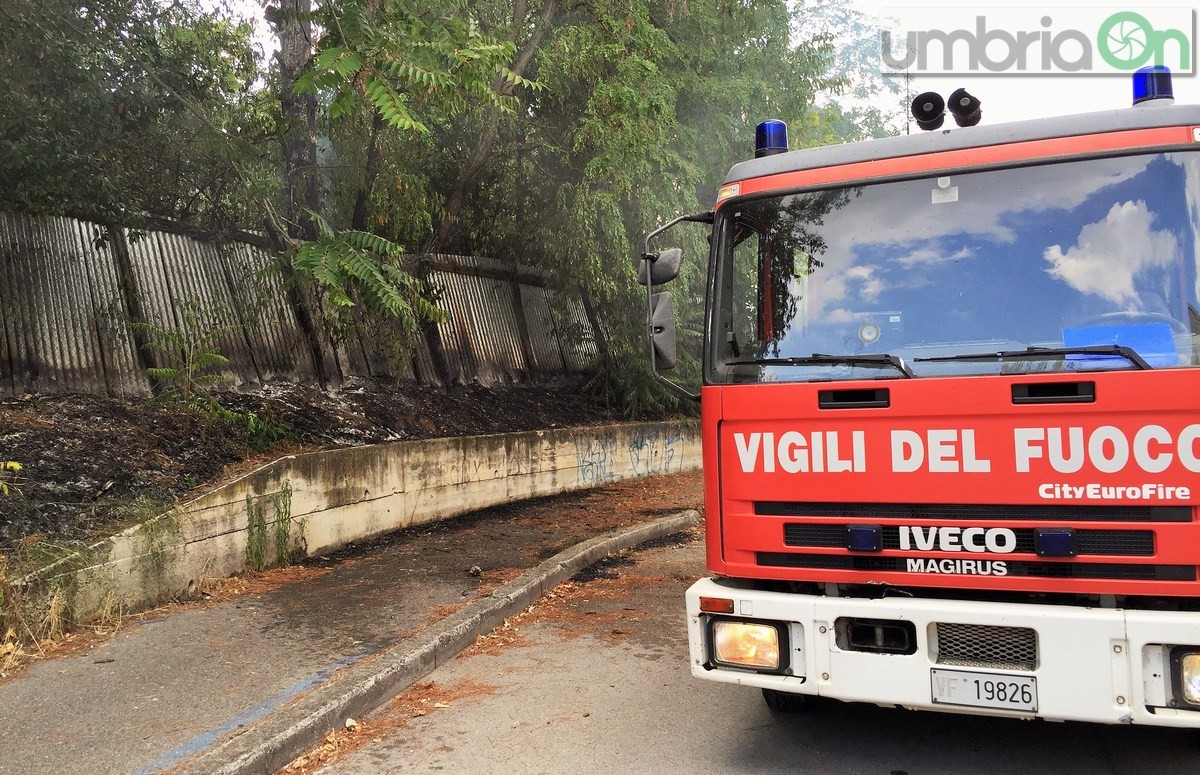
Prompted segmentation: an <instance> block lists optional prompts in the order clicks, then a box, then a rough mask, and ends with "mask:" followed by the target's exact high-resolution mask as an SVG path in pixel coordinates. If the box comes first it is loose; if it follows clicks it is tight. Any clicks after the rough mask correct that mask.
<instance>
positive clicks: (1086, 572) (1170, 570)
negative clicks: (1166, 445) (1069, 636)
mask: <svg viewBox="0 0 1200 775" xmlns="http://www.w3.org/2000/svg"><path fill="white" fill-rule="evenodd" d="M987 557H988V559H982V556H981V555H974V556H968V555H965V554H964V555H963V557H962V558H961V559H946V558H926V557H920V556H915V555H914V556H911V557H910V556H904V557H880V556H878V555H873V556H864V555H849V554H793V553H790V552H758V553H757V555H756V558H757V562H758V565H760V566H762V567H770V568H821V569H825V570H848V571H867V572H875V573H880V572H891V573H940V574H947V573H963V572H972V573H973V572H976V570H977V569H978V568H979V567H981V566H983V565H984V564H985V563H988V562H992V561H996V555H988V556H987ZM1000 560H1002V561H1003V562H1004V563H1005V566H1006V567H1005V570H1006V575H1008V576H1029V577H1035V578H1056V579H1123V580H1137V581H1195V580H1196V566H1195V565H1149V564H1140V563H1139V564H1124V563H1107V562H1079V561H1077V560H1072V561H1068V562H1054V561H1047V562H1027V561H1024V560H1009V559H1004V556H1001V557H1000ZM962 563H973V565H972V566H971V567H972V570H971V571H965V568H966V566H965V565H962ZM931 564H932V565H931ZM934 566H936V567H934Z"/></svg>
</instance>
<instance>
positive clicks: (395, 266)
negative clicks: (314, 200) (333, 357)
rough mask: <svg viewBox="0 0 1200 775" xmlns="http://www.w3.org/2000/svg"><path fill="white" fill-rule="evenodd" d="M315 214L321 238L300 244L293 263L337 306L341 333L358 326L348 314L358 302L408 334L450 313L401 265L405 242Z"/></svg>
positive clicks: (335, 320) (335, 319) (337, 326)
mask: <svg viewBox="0 0 1200 775" xmlns="http://www.w3.org/2000/svg"><path fill="white" fill-rule="evenodd" d="M310 217H311V218H312V220H313V222H314V223H315V224H316V225H317V231H318V234H319V235H320V236H319V238H318V239H317V240H314V241H310V242H305V243H303V244H302V245H301V246H300V248H299V249H298V250H297V251H296V254H295V256H294V257H293V259H292V266H293V268H294V269H295V270H296V274H297V275H298V276H299V277H300V278H302V279H304V280H306V281H308V282H310V283H311V284H312V285H313V286H314V287H315V288H317V289H318V290H320V291H321V292H322V293H324V294H325V296H326V298H328V299H329V301H330V303H331V304H332V305H333V307H334V314H333V320H332V322H333V325H334V332H335V333H339V334H340V333H344V331H345V330H346V328H347V327H348V326H350V325H351V324H352V322H353V318H351V317H350V316H349V315H348V314H347V313H348V311H349V309H350V308H352V307H355V306H357V304H358V301H356V300H361V301H362V302H363V303H364V305H365V307H366V308H367V310H368V311H369V312H371V313H374V314H377V315H381V316H383V317H386V318H390V319H392V320H394V321H397V322H398V323H399V324H400V326H401V329H402V331H403V332H404V334H405V335H406V336H408V337H411V336H413V335H415V333H416V332H417V330H418V328H419V327H420V326H421V325H422V324H424V323H426V322H430V321H433V322H440V321H442V320H444V319H445V313H444V312H442V311H441V310H439V309H438V308H437V307H436V306H434V305H433V304H432V303H430V302H429V301H427V300H426V299H425V298H424V297H423V296H422V291H423V288H422V286H421V282H420V280H418V279H417V278H416V277H414V276H413V275H411V274H410V273H408V272H407V271H405V270H404V268H403V267H402V266H401V263H400V260H401V258H402V250H401V248H400V246H399V245H397V244H395V243H394V242H391V241H390V240H388V239H385V238H383V237H380V236H377V235H375V234H370V233H368V232H362V231H354V230H343V231H335V230H334V229H333V227H331V226H330V225H329V224H328V223H327V222H326V221H325V219H323V218H321V217H320V216H319V215H317V214H316V213H310Z"/></svg>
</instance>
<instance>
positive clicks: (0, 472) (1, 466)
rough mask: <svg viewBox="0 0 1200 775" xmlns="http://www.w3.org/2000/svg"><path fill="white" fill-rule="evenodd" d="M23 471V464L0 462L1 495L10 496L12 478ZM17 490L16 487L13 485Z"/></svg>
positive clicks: (11, 461) (9, 461) (7, 461)
mask: <svg viewBox="0 0 1200 775" xmlns="http://www.w3.org/2000/svg"><path fill="white" fill-rule="evenodd" d="M20 470H21V464H20V463H18V462H17V461H15V460H0V495H8V488H9V486H10V484H11V481H7V480H10V479H11V477H12V476H13V475H14V474H16V473H17V472H19V471H20ZM12 486H13V487H14V488H15V485H12Z"/></svg>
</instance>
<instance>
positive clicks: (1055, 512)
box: [754, 501, 1192, 524]
mask: <svg viewBox="0 0 1200 775" xmlns="http://www.w3.org/2000/svg"><path fill="white" fill-rule="evenodd" d="M754 513H755V514H761V515H764V516H776V517H844V518H846V519H848V520H851V521H855V522H861V521H864V520H875V519H923V520H943V519H944V520H964V521H974V520H985V519H1004V520H1008V519H1013V520H1028V521H1030V522H1037V523H1040V524H1051V523H1070V522H1191V521H1192V509H1191V507H1189V506H1129V505H1123V506H1096V505H1090V504H1089V505H1084V506H1060V505H1053V504H1045V505H1042V504H1038V505H1015V506H1004V505H988V504H981V503H968V504H957V505H956V504H947V503H776V502H770V501H759V502H757V503H755V504H754Z"/></svg>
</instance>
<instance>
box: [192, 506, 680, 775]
mask: <svg viewBox="0 0 1200 775" xmlns="http://www.w3.org/2000/svg"><path fill="white" fill-rule="evenodd" d="M699 522H700V515H699V513H698V512H696V511H690V510H689V511H683V512H680V513H678V514H675V515H672V516H669V517H663V518H661V519H657V520H655V521H653V522H649V523H646V524H644V525H637V526H635V527H631V528H626V529H624V530H622V531H619V532H616V533H611V534H609V535H605V536H599V537H597V538H592V539H589V540H587V541H584V542H582V543H579V544H576V545H575V546H573V547H571V548H570V549H567V550H565V551H563V552H559V553H558V554H556V555H555V556H553V557H551V558H550V559H548V560H546V561H545V562H543V563H542V564H541V565H538V566H537V567H536V568H533V569H532V570H529V571H526V572H525V573H523V574H521V576H519V577H518V578H516V579H514V580H512V581H510V582H508V583H507V584H505V585H503V586H501V587H499V588H498V589H496V590H495V591H493V592H492V593H491V594H490V595H488V596H487V597H485V598H482V599H480V600H476V601H474V602H473V603H471V604H470V605H468V606H467V607H466V608H464V609H462V610H461V611H459V612H458V613H456V614H454V615H452V616H449V617H447V618H446V619H443V620H442V621H440V622H437V623H436V624H434V625H432V626H431V627H429V628H428V629H426V630H424V631H422V632H421V633H419V634H417V635H415V636H414V637H412V638H407V639H405V640H403V641H401V642H400V643H397V644H396V645H394V646H391V647H389V648H387V649H385V650H383V651H382V652H380V653H379V654H376V655H374V656H373V657H370V658H368V659H364V660H363V661H362V662H359V663H358V664H356V665H354V666H352V667H350V668H348V669H347V670H346V671H345V672H344V673H342V674H341V675H340V676H338V677H336V678H334V679H333V680H331V681H329V682H327V683H325V684H324V685H322V686H319V687H317V688H316V689H314V690H313V691H312V692H310V693H309V694H307V695H305V696H304V697H302V698H300V699H299V700H297V701H296V702H294V703H293V704H291V705H289V706H287V707H285V708H283V709H281V710H279V711H276V712H275V713H272V714H271V715H270V716H268V717H267V718H265V719H263V720H262V721H261V722H259V723H258V724H255V725H254V726H252V727H250V728H248V729H246V730H244V731H243V732H241V733H240V734H238V735H237V736H236V737H232V738H230V739H228V740H226V741H224V742H222V743H220V744H218V745H216V746H214V747H212V748H210V749H209V750H207V751H205V752H204V753H202V754H200V755H199V756H197V757H196V758H194V759H192V760H191V761H188V762H186V763H184V764H183V765H180V766H179V767H177V768H174V769H172V770H171V772H173V773H177V774H178V775H249V774H250V773H254V774H256V775H257V774H258V773H261V774H262V775H269V774H270V773H274V772H277V771H278V770H280V769H281V768H283V767H285V766H287V764H288V763H290V762H291V761H292V760H293V759H295V758H296V757H298V756H299V755H300V754H302V753H304V752H305V751H306V750H308V749H309V748H311V747H312V746H314V745H316V744H317V743H318V742H319V741H320V740H321V739H322V738H323V737H324V736H325V735H326V734H328V732H329V731H330V730H331V729H337V728H340V727H341V726H342V724H343V723H344V720H345V719H346V718H348V717H355V716H361V715H363V714H365V713H369V712H370V711H371V710H373V709H375V708H377V707H379V706H380V705H382V704H383V703H384V702H386V701H387V700H388V699H390V698H391V697H392V696H394V695H396V694H398V693H400V692H401V691H403V690H405V689H407V688H408V687H409V686H411V685H412V684H414V683H415V682H416V681H418V680H420V679H421V678H422V677H424V676H425V675H427V674H429V673H430V672H432V671H433V670H434V669H435V668H437V667H438V666H439V665H441V664H443V663H445V662H447V661H448V660H450V659H453V658H454V657H455V656H457V655H458V653H459V652H461V651H462V650H463V649H465V648H466V647H467V646H469V645H471V644H472V643H474V641H475V639H476V637H478V636H479V635H482V634H484V633H487V632H490V631H491V630H493V629H495V628H496V627H498V626H499V625H501V624H502V623H503V622H504V620H505V619H507V618H508V617H510V616H513V615H515V614H517V613H519V612H520V611H522V610H524V609H525V608H527V607H528V606H529V605H530V604H531V603H533V602H534V601H535V600H537V599H538V598H539V597H541V596H542V595H543V594H544V593H545V592H547V591H548V590H550V589H552V588H553V587H555V586H556V585H558V584H560V583H561V582H563V581H565V580H566V579H569V578H570V577H571V576H573V575H575V574H576V573H578V572H579V571H580V570H582V569H583V568H586V567H587V566H589V565H591V564H593V563H595V562H598V561H599V560H601V559H603V558H605V557H607V556H608V555H610V554H612V553H614V552H619V551H622V550H625V549H630V548H632V547H634V546H637V545H638V544H642V543H645V542H646V541H653V540H655V539H658V538H663V537H666V536H668V535H671V534H672V533H678V532H680V531H682V530H686V529H688V528H690V527H693V526H694V525H697V524H699Z"/></svg>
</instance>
